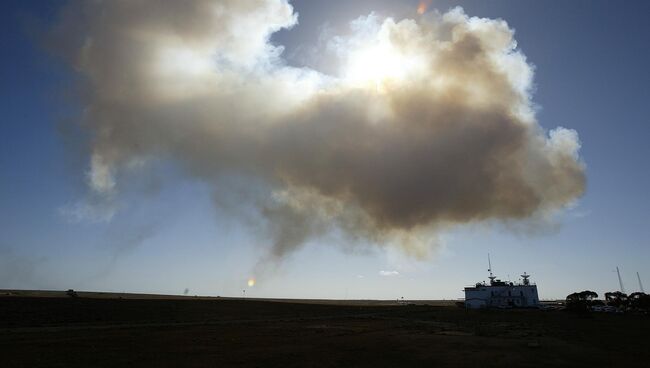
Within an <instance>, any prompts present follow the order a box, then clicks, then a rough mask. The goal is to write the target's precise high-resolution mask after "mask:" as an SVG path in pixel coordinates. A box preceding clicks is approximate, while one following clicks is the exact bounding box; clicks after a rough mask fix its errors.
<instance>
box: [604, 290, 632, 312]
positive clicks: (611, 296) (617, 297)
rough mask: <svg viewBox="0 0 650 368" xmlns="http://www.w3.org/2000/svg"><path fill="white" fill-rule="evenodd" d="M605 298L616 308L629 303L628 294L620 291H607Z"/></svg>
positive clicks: (608, 303)
mask: <svg viewBox="0 0 650 368" xmlns="http://www.w3.org/2000/svg"><path fill="white" fill-rule="evenodd" d="M605 300H606V301H607V305H611V306H612V307H616V308H621V307H625V306H627V304H628V297H627V294H625V293H622V292H620V291H612V292H608V293H605Z"/></svg>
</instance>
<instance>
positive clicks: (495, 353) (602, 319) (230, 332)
mask: <svg viewBox="0 0 650 368" xmlns="http://www.w3.org/2000/svg"><path fill="white" fill-rule="evenodd" d="M649 336H650V318H648V317H642V316H634V315H602V314H600V315H591V316H578V315H573V314H570V313H567V312H562V311H537V310H520V311H516V310H510V311H466V310H464V309H461V308H457V307H451V306H448V307H440V306H426V305H419V306H382V305H379V306H373V305H365V306H364V305H348V306H345V305H332V304H303V303H287V302H269V301H255V300H233V299H189V298H188V299H164V298H157V299H117V298H113V299H111V298H87V297H78V298H61V297H38V298H37V297H19V296H7V297H0V352H1V356H0V367H129V366H131V367H148V366H150V367H224V366H237V367H341V366H351V367H397V366H410V367H423V366H425V365H426V366H431V367H439V366H476V367H478V366H482V367H508V366H511V367H527V366H531V367H533V366H534V367H539V366H545V367H554V366H592V367H593V366H639V367H641V366H649V365H648V363H649V362H650V360H649V359H650V349H648V346H649V345H648V344H649V341H650V340H649V339H648V337H649Z"/></svg>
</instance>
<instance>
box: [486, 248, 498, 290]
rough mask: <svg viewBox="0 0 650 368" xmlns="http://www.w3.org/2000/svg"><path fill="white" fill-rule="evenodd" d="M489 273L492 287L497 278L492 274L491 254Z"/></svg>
mask: <svg viewBox="0 0 650 368" xmlns="http://www.w3.org/2000/svg"><path fill="white" fill-rule="evenodd" d="M488 272H490V277H488V278H489V279H490V285H492V283H494V279H495V278H496V277H495V276H494V275H493V274H492V261H491V260H490V253H488Z"/></svg>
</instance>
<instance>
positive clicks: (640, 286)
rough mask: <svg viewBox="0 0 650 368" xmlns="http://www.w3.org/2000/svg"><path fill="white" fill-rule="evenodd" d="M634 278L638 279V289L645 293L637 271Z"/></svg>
mask: <svg viewBox="0 0 650 368" xmlns="http://www.w3.org/2000/svg"><path fill="white" fill-rule="evenodd" d="M636 278H637V279H638V280H639V289H640V290H641V292H642V293H645V290H643V284H642V283H641V276H639V273H638V272H637V273H636Z"/></svg>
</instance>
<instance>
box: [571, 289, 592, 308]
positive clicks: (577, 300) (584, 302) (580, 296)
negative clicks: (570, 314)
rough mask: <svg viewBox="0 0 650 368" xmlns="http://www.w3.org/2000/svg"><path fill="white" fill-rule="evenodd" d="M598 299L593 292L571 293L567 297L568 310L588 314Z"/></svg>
mask: <svg viewBox="0 0 650 368" xmlns="http://www.w3.org/2000/svg"><path fill="white" fill-rule="evenodd" d="M596 298H598V294H597V293H595V292H593V291H591V290H584V291H581V292H575V293H571V294H569V295H567V297H566V308H567V309H568V310H570V311H574V312H588V311H589V310H590V307H591V305H592V304H593V300H594V299H596Z"/></svg>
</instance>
